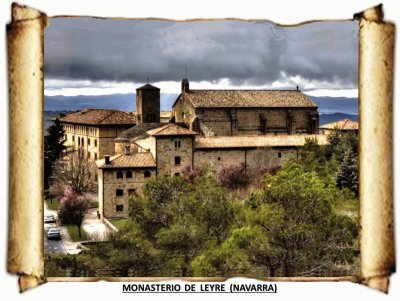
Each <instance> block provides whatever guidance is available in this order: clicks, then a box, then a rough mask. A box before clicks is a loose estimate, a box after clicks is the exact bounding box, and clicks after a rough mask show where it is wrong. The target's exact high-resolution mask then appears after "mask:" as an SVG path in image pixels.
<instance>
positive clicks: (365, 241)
mask: <svg viewBox="0 0 400 301" xmlns="http://www.w3.org/2000/svg"><path fill="white" fill-rule="evenodd" d="M358 17H359V22H360V41H359V43H360V56H359V62H360V65H359V74H360V76H359V96H360V102H359V104H360V105H359V106H360V107H359V109H360V110H359V111H360V113H359V114H360V188H359V191H360V251H361V275H360V276H361V281H362V283H364V284H366V285H368V286H371V287H374V288H378V289H380V290H382V291H384V292H387V290H388V285H389V276H390V274H391V273H392V272H393V271H394V269H395V251H394V229H393V224H394V221H393V170H392V169H393V158H392V156H393V154H392V145H393V142H392V118H393V117H392V99H393V50H394V36H395V35H394V25H393V24H390V23H385V22H384V21H383V20H382V18H383V12H382V9H381V7H380V6H379V7H376V8H374V9H370V10H367V11H365V12H363V13H361V14H360V15H359V16H358Z"/></svg>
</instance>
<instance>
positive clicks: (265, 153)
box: [194, 147, 297, 176]
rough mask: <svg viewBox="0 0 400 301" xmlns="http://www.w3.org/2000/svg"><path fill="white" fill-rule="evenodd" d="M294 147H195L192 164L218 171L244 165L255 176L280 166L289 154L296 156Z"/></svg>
mask: <svg viewBox="0 0 400 301" xmlns="http://www.w3.org/2000/svg"><path fill="white" fill-rule="evenodd" d="M296 155H297V150H296V148H294V147H292V148H285V147H282V148H275V147H270V148H242V149H196V150H195V152H194V166H196V167H200V166H202V165H208V166H209V167H210V168H211V169H212V170H214V171H215V172H218V171H219V170H221V169H222V168H223V167H228V166H232V165H244V166H245V168H246V171H247V172H248V173H249V174H250V175H252V176H256V175H257V174H259V173H260V172H262V171H265V170H267V169H270V168H275V167H278V166H281V165H282V164H283V163H284V162H286V161H287V160H288V159H289V158H290V157H291V156H296Z"/></svg>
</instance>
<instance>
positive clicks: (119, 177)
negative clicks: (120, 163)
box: [117, 171, 124, 179]
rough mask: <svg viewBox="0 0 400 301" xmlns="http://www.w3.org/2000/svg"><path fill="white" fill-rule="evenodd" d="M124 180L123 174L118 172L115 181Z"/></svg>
mask: <svg viewBox="0 0 400 301" xmlns="http://www.w3.org/2000/svg"><path fill="white" fill-rule="evenodd" d="M123 178H124V174H123V172H122V171H118V172H117V179H123Z"/></svg>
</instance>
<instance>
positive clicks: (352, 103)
mask: <svg viewBox="0 0 400 301" xmlns="http://www.w3.org/2000/svg"><path fill="white" fill-rule="evenodd" d="M178 95H179V94H172V93H171V94H168V93H161V100H160V103H161V104H160V106H161V111H171V108H172V105H173V103H174V102H175V100H176V98H177V97H178ZM309 97H310V98H311V99H312V100H313V101H314V102H315V103H316V104H317V105H318V111H319V113H320V121H319V123H320V125H322V124H326V123H331V122H334V121H338V120H342V119H351V120H354V121H357V120H358V99H357V98H346V97H315V96H309ZM85 108H98V109H116V110H121V111H127V112H132V111H136V94H135V93H130V94H112V95H100V96H86V95H79V96H45V97H44V109H45V128H47V127H48V126H49V125H50V123H51V118H54V117H56V116H57V115H59V114H60V113H68V112H70V111H77V110H81V109H85Z"/></svg>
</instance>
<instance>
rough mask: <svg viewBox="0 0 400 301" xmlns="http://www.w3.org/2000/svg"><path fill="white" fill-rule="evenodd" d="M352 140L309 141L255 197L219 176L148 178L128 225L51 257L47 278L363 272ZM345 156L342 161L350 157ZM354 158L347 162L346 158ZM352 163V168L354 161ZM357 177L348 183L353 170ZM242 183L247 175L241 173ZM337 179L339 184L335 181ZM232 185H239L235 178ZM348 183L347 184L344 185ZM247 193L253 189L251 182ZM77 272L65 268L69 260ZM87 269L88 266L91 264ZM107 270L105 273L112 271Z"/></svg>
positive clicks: (263, 181)
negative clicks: (84, 248)
mask: <svg viewBox="0 0 400 301" xmlns="http://www.w3.org/2000/svg"><path fill="white" fill-rule="evenodd" d="M353 142H354V139H352V138H350V137H344V136H337V137H335V139H334V142H332V143H331V144H329V145H328V146H326V147H322V146H319V145H318V144H317V143H316V141H314V140H309V141H307V143H306V144H305V145H304V147H303V148H301V149H300V150H299V152H298V156H296V157H293V158H292V159H291V160H289V161H288V162H286V164H284V165H283V166H282V168H281V169H280V170H279V171H275V172H274V173H273V174H271V173H269V174H268V173H267V174H265V175H264V176H263V177H261V179H260V183H257V187H260V188H259V189H258V188H257V189H255V190H252V191H253V192H252V193H251V194H249V195H250V196H249V197H245V198H241V199H238V198H236V197H233V195H234V194H233V191H232V189H231V188H226V187H225V186H228V187H232V188H236V187H237V186H229V185H223V184H222V183H221V179H220V175H214V174H212V173H205V172H201V170H198V169H196V170H189V169H188V170H187V171H185V172H184V173H183V176H182V177H164V178H158V179H157V180H156V179H149V180H148V182H147V183H146V186H145V191H144V195H143V196H136V197H134V198H133V199H132V200H131V201H130V213H129V223H128V224H127V226H126V227H125V228H123V229H121V230H120V231H119V232H118V233H115V234H114V235H112V237H110V240H109V241H108V242H105V243H102V244H99V245H94V246H91V250H90V251H89V252H87V253H83V254H80V255H78V256H75V257H73V259H72V258H71V257H68V256H67V258H68V259H65V258H64V257H63V256H60V255H57V256H53V257H52V258H51V259H49V261H48V263H47V273H48V274H49V275H55V276H57V275H60V274H63V273H65V271H66V270H68V271H69V272H70V273H72V274H77V275H78V274H79V273H80V271H85V272H84V274H85V275H91V276H92V275H95V274H98V273H108V274H109V275H118V276H229V275H235V274H252V275H256V276H340V275H348V274H349V273H356V272H357V269H356V263H357V261H358V248H357V217H358V216H357V199H356V197H355V194H354V192H352V191H351V190H350V189H353V188H355V187H354V185H353V186H351V185H350V184H349V182H352V183H353V184H354V183H355V179H354V178H353V177H354V176H355V174H356V173H357V170H358V167H357V165H356V164H349V165H346V162H350V161H351V160H353V159H354V158H357V153H356V152H355V151H356V149H357V148H356V147H355V146H354V144H353ZM343 151H344V153H343ZM350 153H351V154H352V156H353V157H350V155H349V154H350ZM352 162H353V161H352ZM348 169H349V170H351V172H349V174H351V175H352V177H350V178H349V177H347V175H346V172H345V171H347V170H348ZM236 174H237V175H238V177H241V176H242V174H241V173H240V172H239V173H236ZM338 179H342V180H341V181H338ZM233 180H235V179H233ZM344 181H347V182H346V183H345V182H344ZM247 185H249V183H248V184H247ZM68 260H69V261H71V262H70V263H71V264H72V265H73V266H74V267H75V268H70V267H69V268H65V269H62V268H60V265H61V263H62V264H63V267H65V266H66V264H65V262H66V261H68ZM88 261H90V266H89V265H88V264H87V262H88ZM105 271H106V272H105Z"/></svg>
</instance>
